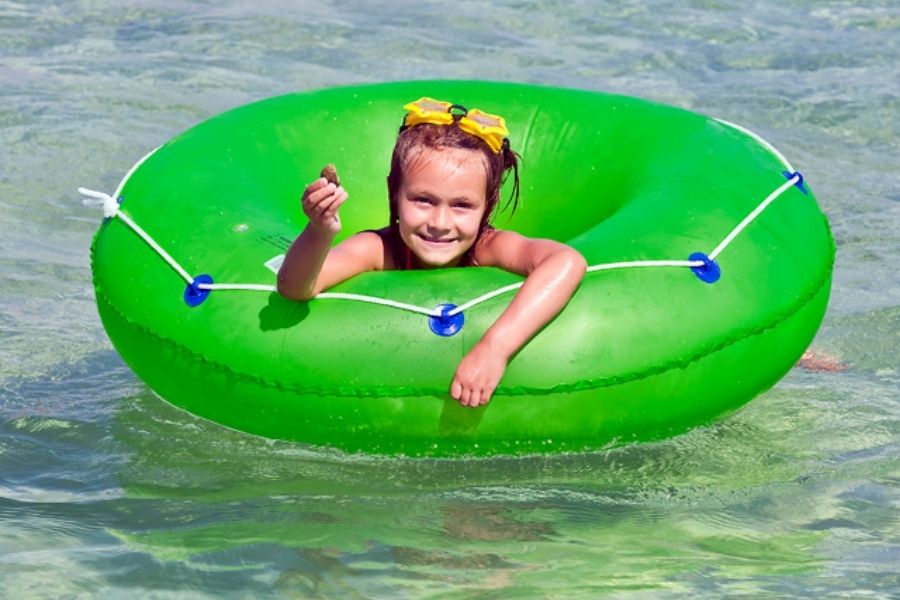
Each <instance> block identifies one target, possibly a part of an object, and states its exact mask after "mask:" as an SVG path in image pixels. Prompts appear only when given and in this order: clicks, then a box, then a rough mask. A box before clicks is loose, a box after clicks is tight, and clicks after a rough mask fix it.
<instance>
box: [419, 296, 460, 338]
mask: <svg viewBox="0 0 900 600" xmlns="http://www.w3.org/2000/svg"><path fill="white" fill-rule="evenodd" d="M435 308H436V309H438V310H440V311H441V316H439V317H428V327H430V328H431V331H432V332H434V333H436V334H437V335H440V336H442V337H450V336H451V335H455V334H456V333H457V332H458V331H459V330H460V329H462V327H463V324H464V323H465V322H466V317H465V315H464V314H463V313H457V314H455V315H453V316H452V317H451V316H448V315H447V313H449V312H450V311H451V310H453V309H454V308H456V305H455V304H438V305H437V306H436V307H435Z"/></svg>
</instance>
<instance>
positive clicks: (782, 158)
mask: <svg viewBox="0 0 900 600" xmlns="http://www.w3.org/2000/svg"><path fill="white" fill-rule="evenodd" d="M716 121H718V122H719V123H721V124H722V125H727V126H728V127H731V128H732V129H736V130H738V131H740V132H741V133H743V134H745V135H749V136H750V137H752V138H753V139H754V140H756V141H757V142H759V145H760V146H762V147H763V148H765V149H766V150H768V151H769V152H771V153H772V154H773V155H775V158H777V159H778V160H780V161H781V164H783V165H784V167H785V168H786V169H787V170H788V171H790V172H791V173H793V172H794V171H796V169H795V168H794V167H792V166H791V163H789V162H788V159H787V158H785V156H784V154H782V153H781V152H779V151H778V149H777V148H775V146H773V145H772V144H770V143H769V142H767V141H766V140H764V139H763V138H762V136H760V135H758V134H756V133H754V132H752V131H750V130H749V129H747V128H746V127H741V126H740V125H737V124H735V123H732V122H731V121H726V120H725V119H716Z"/></svg>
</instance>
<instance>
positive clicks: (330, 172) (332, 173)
mask: <svg viewBox="0 0 900 600" xmlns="http://www.w3.org/2000/svg"><path fill="white" fill-rule="evenodd" d="M319 175H320V176H321V177H324V178H325V179H326V180H328V183H333V184H334V185H341V179H340V177H338V174H337V169H335V168H334V163H329V164H327V165H325V166H324V167H323V168H322V172H321V173H319Z"/></svg>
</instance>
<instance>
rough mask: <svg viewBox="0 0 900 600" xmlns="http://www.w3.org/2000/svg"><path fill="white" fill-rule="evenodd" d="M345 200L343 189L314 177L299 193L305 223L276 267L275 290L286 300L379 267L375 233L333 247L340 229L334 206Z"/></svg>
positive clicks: (305, 296)
mask: <svg viewBox="0 0 900 600" xmlns="http://www.w3.org/2000/svg"><path fill="white" fill-rule="evenodd" d="M346 199H347V192H346V191H344V188H342V187H340V186H337V185H335V184H333V183H328V182H327V181H326V180H325V178H324V177H323V178H321V179H317V180H316V181H314V182H312V183H311V184H309V186H307V188H306V190H305V191H304V192H303V198H302V200H301V204H302V206H303V212H304V213H305V214H306V216H307V218H309V223H307V225H306V227H305V228H304V229H303V232H302V233H301V234H300V235H299V236H297V239H296V240H294V243H293V244H291V247H290V248H289V249H288V251H287V254H286V255H285V257H284V263H282V265H281V268H280V269H279V270H278V293H279V294H281V295H282V296H284V297H285V298H288V299H289V300H309V299H310V298H313V297H314V296H315V295H316V294H318V293H319V292H321V291H322V290H326V289H328V288H330V287H332V286H334V285H337V284H338V283H340V282H342V281H344V280H345V279H349V278H350V277H353V276H354V275H356V274H358V273H362V272H363V271H374V270H378V269H381V268H383V266H382V265H381V259H382V254H383V250H382V244H381V240H380V239H379V237H378V235H377V234H375V233H360V234H357V235H354V236H352V237H350V238H348V239H346V240H344V241H343V242H341V243H340V244H339V245H337V246H336V247H335V248H333V249H332V247H331V244H332V242H333V241H334V238H335V236H336V235H337V234H338V233H340V231H341V221H340V217H339V216H338V212H337V211H338V208H339V207H340V206H341V204H343V203H344V201H345V200H346Z"/></svg>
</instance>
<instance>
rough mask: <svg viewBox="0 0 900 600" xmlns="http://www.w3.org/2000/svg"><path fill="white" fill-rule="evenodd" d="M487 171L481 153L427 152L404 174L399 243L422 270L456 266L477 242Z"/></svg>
mask: <svg viewBox="0 0 900 600" xmlns="http://www.w3.org/2000/svg"><path fill="white" fill-rule="evenodd" d="M486 187H487V169H486V166H485V164H484V158H483V157H482V155H481V153H479V152H477V151H475V150H466V149H461V148H446V149H441V150H432V149H427V150H424V151H423V152H422V154H421V155H419V156H418V157H416V158H415V159H413V160H412V161H410V164H409V165H408V168H406V169H404V173H403V181H402V183H401V184H400V189H399V193H398V197H397V216H398V218H399V220H400V237H401V238H403V241H404V242H405V243H406V245H407V246H408V247H409V249H410V250H411V251H412V252H413V254H415V255H416V257H417V258H418V259H419V261H420V262H421V263H422V264H423V265H425V266H426V267H452V266H456V265H457V264H458V263H459V261H460V259H461V258H462V256H463V254H465V253H466V251H467V250H468V249H469V248H471V247H472V245H473V244H474V243H475V241H476V240H477V239H478V229H479V226H480V225H481V218H482V216H483V215H484V211H485V204H486V198H485V189H486Z"/></svg>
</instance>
